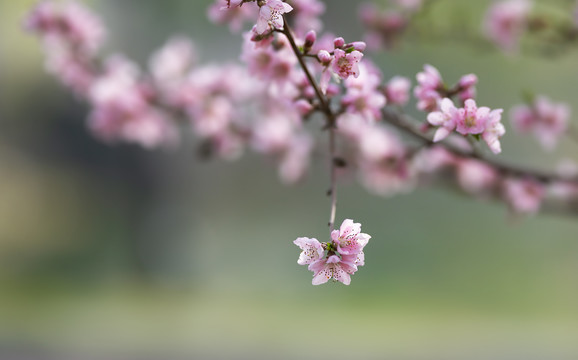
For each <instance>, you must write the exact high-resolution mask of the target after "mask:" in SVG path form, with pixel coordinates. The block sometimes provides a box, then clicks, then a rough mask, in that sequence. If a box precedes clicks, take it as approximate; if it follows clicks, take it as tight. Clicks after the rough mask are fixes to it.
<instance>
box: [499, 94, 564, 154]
mask: <svg viewBox="0 0 578 360" xmlns="http://www.w3.org/2000/svg"><path fill="white" fill-rule="evenodd" d="M510 118H511V121H512V126H513V128H514V130H516V131H518V132H520V133H527V132H533V133H534V136H536V138H537V139H538V141H539V142H540V144H541V145H542V147H544V148H545V149H546V150H552V149H553V148H554V147H555V146H556V143H557V142H558V139H559V138H560V137H561V136H562V135H563V134H564V133H565V132H566V130H567V126H568V120H569V118H570V108H569V106H568V105H567V104H564V103H554V102H552V101H550V99H548V98H547V97H545V96H538V97H536V99H535V100H534V102H533V103H532V104H530V105H519V106H516V107H514V108H512V110H511V111H510Z"/></svg>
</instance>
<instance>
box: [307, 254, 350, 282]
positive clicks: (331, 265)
mask: <svg viewBox="0 0 578 360" xmlns="http://www.w3.org/2000/svg"><path fill="white" fill-rule="evenodd" d="M352 260H353V261H352ZM310 270H311V271H313V272H314V275H313V281H312V284H313V285H321V284H325V283H326V282H327V281H329V280H330V279H334V280H336V281H339V282H341V283H343V284H344V285H349V284H350V283H351V274H353V273H355V272H356V271H357V265H355V259H351V257H350V256H345V257H343V256H342V257H339V256H337V255H331V256H329V257H328V258H327V259H322V260H319V261H317V262H315V263H313V264H311V266H310Z"/></svg>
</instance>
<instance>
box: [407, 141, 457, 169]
mask: <svg viewBox="0 0 578 360" xmlns="http://www.w3.org/2000/svg"><path fill="white" fill-rule="evenodd" d="M412 160H413V162H412V167H413V168H415V170H417V171H418V172H419V173H422V174H430V173H435V172H437V171H440V170H442V169H444V168H447V167H449V166H452V165H454V164H455V163H456V161H457V159H456V156H455V155H454V154H453V153H451V152H449V151H448V150H446V148H444V147H442V146H432V147H429V148H424V149H422V150H421V151H420V152H419V153H418V154H416V155H415V156H414V157H413V159H412Z"/></svg>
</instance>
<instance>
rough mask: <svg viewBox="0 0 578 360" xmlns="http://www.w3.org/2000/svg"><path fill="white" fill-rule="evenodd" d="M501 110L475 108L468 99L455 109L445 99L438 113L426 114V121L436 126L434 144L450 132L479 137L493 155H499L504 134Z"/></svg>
mask: <svg viewBox="0 0 578 360" xmlns="http://www.w3.org/2000/svg"><path fill="white" fill-rule="evenodd" d="M502 111H503V110H502V109H496V110H491V109H490V108H488V107H485V106H484V107H480V108H478V107H477V106H476V102H475V100H472V99H468V100H466V102H465V106H464V107H463V108H456V107H455V106H454V104H453V102H452V101H451V100H450V99H448V98H445V99H443V100H442V101H441V102H440V111H434V112H431V113H429V114H428V116H427V121H428V122H429V123H430V124H431V125H433V126H437V127H438V128H437V130H436V133H435V135H434V139H433V141H434V142H438V141H441V140H443V139H445V138H446V137H447V136H448V135H449V134H450V133H451V132H452V131H454V130H455V131H457V132H458V133H460V134H462V135H468V134H472V135H480V134H481V136H482V138H483V139H484V141H486V143H487V144H488V147H489V148H490V150H492V152H493V153H494V154H498V153H500V152H501V151H502V150H501V147H500V142H499V139H500V138H501V137H502V136H503V135H504V134H505V132H506V130H505V128H504V125H502V123H501V122H500V121H501V119H502Z"/></svg>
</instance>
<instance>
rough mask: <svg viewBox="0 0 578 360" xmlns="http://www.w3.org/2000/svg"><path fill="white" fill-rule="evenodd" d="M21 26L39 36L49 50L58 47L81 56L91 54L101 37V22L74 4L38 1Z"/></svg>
mask: <svg viewBox="0 0 578 360" xmlns="http://www.w3.org/2000/svg"><path fill="white" fill-rule="evenodd" d="M24 25H25V26H26V28H28V29H29V30H31V31H35V32H37V33H39V34H40V35H41V36H42V37H43V38H44V39H45V41H47V42H49V43H50V44H51V46H57V45H56V43H59V44H61V45H62V46H65V47H69V48H71V49H72V48H73V47H74V51H77V52H82V53H89V54H93V53H95V52H96V51H97V50H98V49H99V48H100V46H101V45H102V42H103V40H104V37H105V29H104V26H103V24H102V22H101V20H100V19H99V18H98V17H97V16H96V15H95V14H94V13H92V12H91V11H90V10H88V9H87V8H86V7H84V6H83V5H81V4H79V3H76V2H67V3H58V2H53V1H41V2H39V3H38V5H37V6H36V7H35V8H34V10H32V12H31V13H30V14H29V15H28V17H27V18H26V19H25V20H24Z"/></svg>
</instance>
